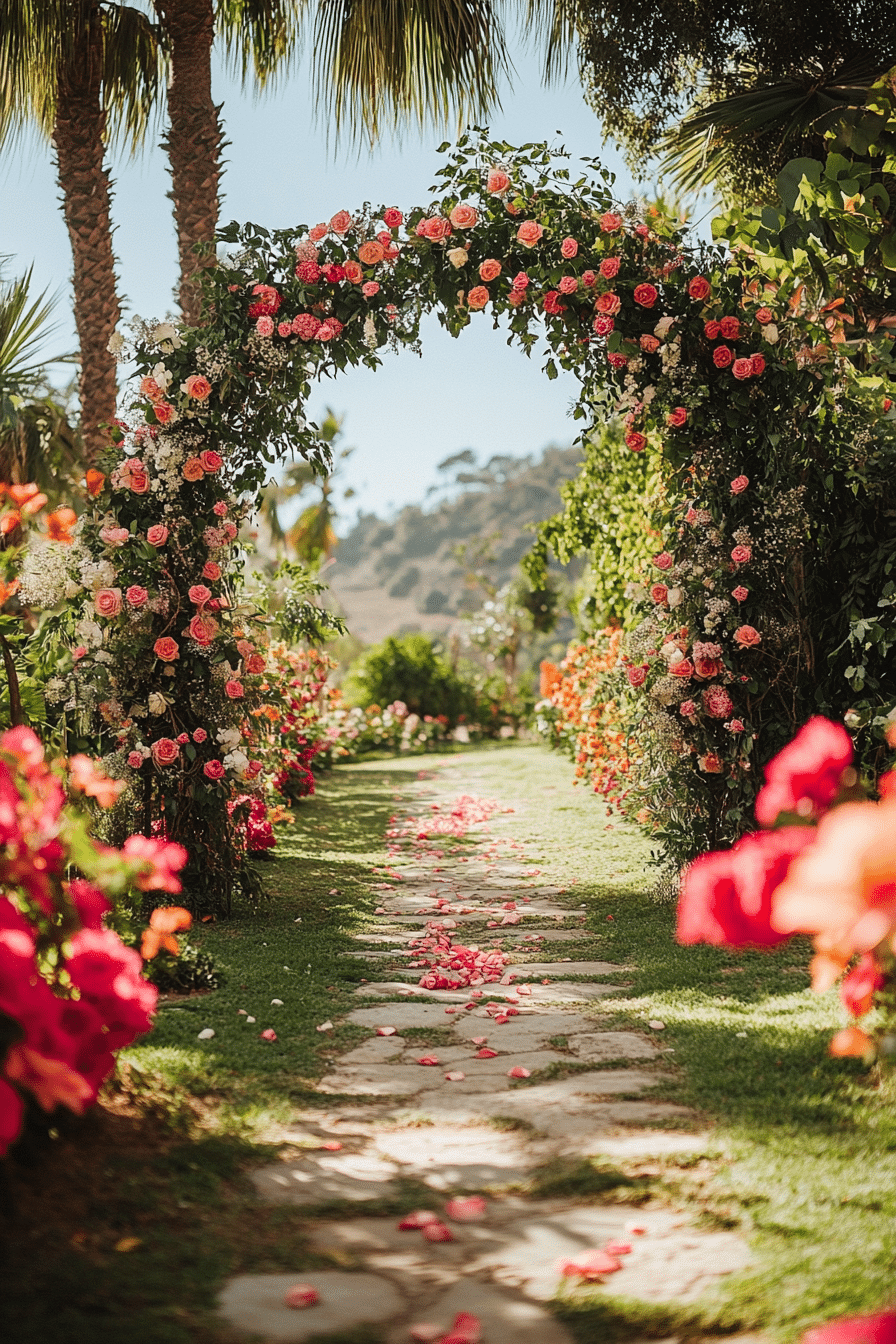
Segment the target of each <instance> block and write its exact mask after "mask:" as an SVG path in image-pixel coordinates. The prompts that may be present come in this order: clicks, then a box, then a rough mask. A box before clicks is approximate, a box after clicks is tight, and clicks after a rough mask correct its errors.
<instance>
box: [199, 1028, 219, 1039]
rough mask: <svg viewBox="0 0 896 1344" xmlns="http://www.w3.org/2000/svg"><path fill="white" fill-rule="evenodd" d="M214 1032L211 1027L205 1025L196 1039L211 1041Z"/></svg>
mask: <svg viewBox="0 0 896 1344" xmlns="http://www.w3.org/2000/svg"><path fill="white" fill-rule="evenodd" d="M214 1034H215V1033H214V1032H213V1031H212V1029H211V1027H203V1028H202V1030H201V1031H200V1033H199V1035H198V1036H197V1037H196V1039H197V1040H198V1041H210V1040H211V1038H212V1037H213V1036H214Z"/></svg>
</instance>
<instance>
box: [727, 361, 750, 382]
mask: <svg viewBox="0 0 896 1344" xmlns="http://www.w3.org/2000/svg"><path fill="white" fill-rule="evenodd" d="M731 372H732V373H733V374H734V376H735V378H739V379H740V381H741V382H744V381H745V380H746V379H747V378H752V377H753V361H752V359H736V360H735V361H734V363H733V364H732V366H731Z"/></svg>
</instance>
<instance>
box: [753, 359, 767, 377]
mask: <svg viewBox="0 0 896 1344" xmlns="http://www.w3.org/2000/svg"><path fill="white" fill-rule="evenodd" d="M750 363H751V364H752V365H753V377H754V378H758V377H759V375H760V374H761V373H765V355H751V356H750Z"/></svg>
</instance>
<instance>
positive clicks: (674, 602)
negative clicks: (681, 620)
mask: <svg viewBox="0 0 896 1344" xmlns="http://www.w3.org/2000/svg"><path fill="white" fill-rule="evenodd" d="M683 596H684V594H683V593H682V591H681V589H680V588H670V589H669V591H668V593H667V594H666V601H667V602H668V603H669V606H670V607H678V606H681V599H682V597H683Z"/></svg>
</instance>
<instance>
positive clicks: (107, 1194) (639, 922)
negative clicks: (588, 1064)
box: [0, 746, 896, 1344]
mask: <svg viewBox="0 0 896 1344" xmlns="http://www.w3.org/2000/svg"><path fill="white" fill-rule="evenodd" d="M438 759H440V758H428V759H423V758H420V757H415V758H413V759H409V760H400V761H372V762H366V763H364V764H362V765H358V766H352V767H341V768H339V769H337V770H336V771H334V772H332V773H331V774H330V775H329V776H326V777H325V778H324V780H323V781H322V783H321V785H320V788H319V792H318V794H317V795H316V796H315V797H314V798H312V799H308V800H306V801H305V802H304V803H303V804H302V805H301V807H299V808H297V809H296V817H297V820H296V824H295V826H294V827H284V828H283V830H282V839H281V841H280V846H279V848H278V858H277V860H276V861H275V862H273V863H271V864H269V865H267V866H266V868H265V869H264V872H265V875H266V877H267V880H268V885H269V889H270V893H271V896H270V900H269V901H268V902H266V903H265V905H264V906H262V907H261V909H260V910H258V911H257V912H252V911H249V910H243V911H238V912H237V915H236V916H235V918H234V919H233V920H231V921H228V922H227V923H221V924H212V925H204V926H201V927H200V928H199V929H197V930H196V932H195V941H196V942H198V943H200V944H201V946H202V948H203V950H205V951H207V952H209V953H210V954H211V955H212V956H213V957H214V959H215V961H216V964H217V966H218V969H219V970H220V971H221V972H222V973H223V975H224V976H225V981H224V983H223V985H222V987H221V988H220V989H218V990H216V991H214V992H213V993H210V994H206V995H197V996H193V997H190V998H182V999H172V1000H169V1001H167V1002H164V1003H163V1005H162V1007H161V1009H160V1012H159V1017H158V1024H157V1026H156V1029H155V1030H154V1032H153V1033H152V1035H151V1036H150V1037H148V1038H146V1040H145V1041H144V1042H143V1043H141V1044H139V1045H137V1046H135V1047H134V1048H132V1049H131V1050H129V1051H128V1052H126V1056H125V1059H126V1063H125V1065H124V1066H123V1068H122V1071H121V1078H120V1082H119V1085H118V1087H117V1089H114V1090H112V1091H110V1095H109V1098H108V1100H107V1102H106V1104H105V1105H104V1106H103V1107H102V1108H98V1109H97V1110H96V1111H95V1112H93V1113H91V1114H90V1115H88V1116H86V1117H84V1119H83V1120H76V1119H75V1118H71V1119H68V1120H66V1121H65V1122H64V1124H63V1123H62V1122H59V1121H57V1125H58V1129H57V1130H54V1131H52V1132H51V1133H50V1134H46V1133H45V1134H43V1135H41V1134H40V1133H37V1132H35V1134H34V1136H33V1137H31V1138H29V1140H28V1141H27V1142H26V1143H25V1144H24V1145H23V1146H22V1148H21V1151H20V1152H19V1153H18V1154H17V1157H16V1159H15V1160H14V1161H12V1162H10V1163H8V1164H7V1167H8V1170H7V1171H6V1173H5V1177H4V1187H3V1189H2V1191H0V1194H2V1208H3V1212H4V1218H3V1221H2V1223H0V1227H2V1232H3V1237H4V1255H3V1261H2V1265H0V1304H2V1305H0V1337H2V1338H4V1339H6V1338H8V1339H10V1340H11V1341H14V1342H15V1344H72V1341H75V1340H77V1341H78V1344H122V1341H125V1340H126V1341H127V1342H128V1344H229V1336H228V1334H227V1332H226V1331H224V1330H222V1327H221V1326H220V1325H219V1324H218V1323H216V1322H215V1320H214V1317H213V1314H212V1313H213V1307H214V1300H215V1295H216V1293H217V1290H218V1287H219V1285H220V1282H221V1280H222V1279H223V1278H224V1277H225V1276H226V1275H228V1274H231V1273H237V1272H244V1271H251V1270H268V1271H278V1270H288V1269H300V1268H302V1267H305V1268H308V1267H311V1266H312V1265H314V1264H323V1263H330V1262H327V1261H325V1260H322V1259H321V1258H320V1257H317V1258H316V1259H315V1257H313V1256H312V1255H311V1254H310V1253H309V1250H308V1247H307V1243H306V1230H307V1227H308V1223H309V1217H308V1214H307V1213H306V1212H304V1211H299V1210H292V1209H289V1208H278V1207H269V1206H259V1205H258V1203H257V1202H256V1201H255V1199H254V1197H253V1191H252V1187H251V1186H250V1184H249V1182H248V1181H247V1179H246V1177H245V1170H246V1168H247V1167H248V1166H250V1165H252V1164H257V1163H258V1162H259V1161H261V1160H264V1159H265V1158H269V1159H270V1158H273V1157H274V1156H275V1155H276V1153H277V1152H278V1151H279V1150H280V1147H279V1139H278V1137H277V1130H278V1127H279V1126H281V1125H282V1124H284V1123H285V1122H287V1121H288V1120H289V1119H290V1117H291V1115H292V1114H293V1111H294V1108H295V1106H296V1105H301V1106H308V1105H317V1104H320V1102H321V1100H322V1099H321V1098H319V1097H317V1095H316V1094H315V1093H314V1092H313V1091H312V1088H313V1084H314V1081H315V1079H316V1078H318V1077H319V1076H320V1075H321V1073H322V1072H323V1071H324V1070H325V1068H326V1067H327V1062H328V1059H329V1058H331V1057H332V1056H333V1055H335V1054H337V1053H339V1052H340V1051H342V1050H343V1049H345V1048H346V1047H348V1046H350V1045H351V1044H353V1043H354V1042H355V1041H356V1040H357V1039H359V1038H360V1037H361V1036H363V1035H364V1033H363V1032H362V1031H361V1030H360V1029H356V1028H353V1027H348V1026H343V1027H337V1030H336V1031H335V1032H333V1033H329V1034H327V1035H322V1034H321V1033H319V1032H317V1031H316V1027H317V1026H318V1025H319V1024H321V1023H322V1022H324V1021H325V1020H327V1019H332V1020H333V1021H335V1020H336V1019H337V1017H338V1016H339V1015H340V1014H342V1013H344V1012H345V1011H347V1010H348V1008H349V1006H350V1005H352V1004H354V1003H355V1002H357V1000H355V999H354V998H353V994H354V990H355V989H356V988H357V986H358V984H359V982H360V981H361V980H362V979H363V977H364V976H368V977H371V978H372V976H373V975H374V974H375V973H374V972H371V970H370V966H369V964H368V963H365V962H363V961H361V960H359V959H358V958H356V957H353V956H352V950H353V948H355V947H357V946H358V944H357V943H353V942H352V939H351V935H352V934H353V933H355V932H358V931H359V929H361V928H362V927H363V920H364V918H365V916H366V914H367V913H369V912H370V911H371V910H372V908H373V905H374V896H375V893H371V892H370V890H369V885H368V883H369V869H370V866H371V865H372V864H375V863H381V862H383V861H384V859H385V851H384V849H383V833H384V830H385V828H386V825H387V822H388V819H389V816H390V815H391V814H392V812H393V810H395V809H396V808H398V806H399V804H397V803H396V802H395V801H394V799H393V795H394V793H396V792H401V791H402V789H403V788H404V787H405V786H406V785H407V784H408V783H409V782H410V781H411V780H413V778H414V776H415V774H416V772H417V771H418V770H419V769H420V768H421V767H427V768H428V767H429V765H431V764H434V763H435V762H436V761H437V760H438ZM445 760H446V767H445V768H446V770H447V772H448V775H449V778H456V779H457V781H458V790H457V791H458V792H464V791H470V792H474V793H479V794H484V795H486V796H493V797H496V798H498V799H499V800H505V799H510V798H512V799H513V800H514V801H515V802H516V804H517V810H516V811H515V812H514V813H512V814H502V815H497V816H496V817H495V818H494V819H493V821H492V823H491V831H492V834H493V835H506V836H508V837H512V838H519V839H522V840H524V841H525V842H526V845H527V851H526V852H527V857H529V858H532V859H535V860H537V862H538V866H539V867H540V868H541V872H542V876H541V878H540V881H542V882H545V883H556V884H558V885H565V884H571V885H570V897H572V898H574V908H573V911H572V912H571V913H573V914H579V913H584V914H586V916H587V921H586V924H585V926H584V927H583V929H582V936H583V940H585V941H583V942H582V943H581V944H580V943H579V942H578V941H576V942H574V943H567V944H565V945H563V953H562V955H564V956H578V955H580V953H581V954H586V955H589V956H595V957H598V958H606V959H607V960H611V961H618V962H620V963H622V964H624V965H626V966H628V967H631V970H630V971H629V972H628V973H627V974H626V976H625V977H624V978H625V980H626V987H625V988H624V989H623V990H622V991H621V992H620V994H619V996H618V997H617V998H615V999H614V1000H612V1001H607V1000H604V1001H602V1003H601V1012H602V1013H603V1014H604V1015H605V1021H606V1023H607V1024H608V1025H612V1024H616V1025H620V1026H622V1025H626V1024H628V1023H634V1024H637V1025H638V1026H639V1027H643V1025H644V1023H645V1021H646V1020H647V1019H648V1018H659V1019H661V1020H662V1021H663V1022H664V1023H665V1024H666V1026H665V1031H664V1032H663V1033H662V1035H661V1044H662V1045H663V1046H664V1047H665V1048H666V1049H667V1050H668V1051H669V1052H671V1053H668V1054H666V1055H665V1056H664V1061H665V1062H664V1065H663V1068H664V1070H668V1069H669V1068H670V1067H671V1069H672V1078H673V1081H672V1082H671V1083H670V1084H666V1085H665V1091H666V1093H667V1094H668V1095H669V1097H670V1098H671V1099H673V1100H676V1101H680V1102H684V1103H687V1104H688V1105H690V1106H692V1107H694V1108H695V1109H696V1111H697V1112H698V1117H699V1119H700V1121H701V1123H703V1122H705V1123H706V1124H707V1125H708V1126H714V1128H713V1129H712V1138H711V1142H710V1146H709V1149H708V1152H707V1155H706V1157H705V1158H703V1159H699V1158H694V1159H693V1160H691V1159H687V1160H684V1161H678V1162H675V1163H672V1162H663V1163H655V1162H654V1163H650V1164H647V1163H640V1164H639V1163H638V1162H634V1163H631V1164H628V1165H626V1164H625V1163H619V1164H618V1165H619V1166H620V1167H621V1168H622V1171H621V1172H612V1171H610V1170H609V1166H608V1164H605V1163H600V1162H590V1163H587V1164H581V1165H580V1166H578V1167H576V1166H575V1164H573V1165H572V1166H571V1167H567V1168H565V1169H564V1170H562V1171H560V1170H558V1169H552V1170H550V1171H545V1172H543V1173H540V1175H539V1177H538V1178H537V1180H536V1182H535V1184H534V1187H533V1191H534V1192H538V1193H543V1194H544V1193H563V1194H570V1193H576V1192H577V1193H578V1194H579V1196H580V1197H581V1198H583V1199H600V1198H608V1197H612V1198H625V1199H632V1200H634V1201H637V1200H639V1199H642V1198H645V1197H646V1196H647V1195H648V1194H649V1195H652V1196H653V1197H656V1196H657V1195H658V1194H659V1195H660V1197H663V1198H668V1199H670V1200H673V1199H674V1200H678V1201H680V1202H682V1203H683V1204H684V1206H685V1207H688V1208H692V1209H693V1210H695V1211H697V1212H699V1214H700V1215H701V1217H703V1218H704V1219H707V1220H709V1221H710V1222H712V1223H714V1224H715V1225H717V1226H718V1225H723V1226H737V1227H741V1228H743V1229H744V1230H745V1231H746V1233H747V1234H748V1235H750V1236H751V1237H753V1238H754V1245H755V1253H756V1268H755V1270H754V1271H751V1272H750V1273H748V1274H745V1275H742V1276H740V1277H739V1279H738V1280H737V1281H733V1282H731V1283H729V1285H728V1286H727V1287H726V1290H725V1297H724V1298H723V1299H721V1300H720V1302H719V1303H717V1304H715V1305H713V1306H710V1307H708V1308H707V1309H706V1311H701V1312H698V1313H694V1312H686V1313H679V1314H676V1313H674V1312H672V1313H670V1312H668V1311H656V1310H652V1309H647V1308H644V1307H639V1306H637V1305H636V1304H625V1303H606V1302H603V1303H596V1302H594V1301H593V1300H591V1301H589V1300H588V1298H587V1295H586V1296H585V1297H584V1298H583V1299H582V1300H581V1301H580V1302H578V1303H577V1304H576V1305H573V1304H570V1303H567V1304H565V1305H564V1306H562V1307H561V1308H559V1309H560V1310H561V1312H562V1314H563V1315H564V1317H565V1318H566V1319H567V1320H568V1321H569V1323H570V1325H571V1327H572V1329H573V1331H574V1333H575V1334H576V1336H577V1338H578V1339H580V1340H581V1341H582V1344H585V1341H593V1340H595V1339H601V1340H604V1339H606V1340H608V1341H610V1340H614V1339H619V1340H626V1339H635V1338H642V1339H643V1338H645V1337H663V1336H668V1335H669V1334H672V1333H676V1332H682V1331H683V1332H684V1333H685V1334H693V1333H695V1332H698V1331H699V1330H700V1329H705V1328H712V1329H713V1330H715V1331H725V1330H733V1329H737V1328H741V1327H746V1328H752V1327H754V1326H763V1327H765V1328H766V1329H767V1330H768V1331H769V1332H770V1333H771V1334H772V1335H774V1336H777V1337H780V1338H781V1339H782V1340H789V1339H792V1338H794V1337H795V1336H796V1335H798V1334H799V1332H800V1330H801V1329H803V1328H804V1327H805V1326H806V1325H808V1324H810V1323H814V1322H817V1321H819V1320H821V1319H826V1318H828V1317H831V1316H835V1315H838V1314H843V1313H846V1312H853V1311H860V1310H866V1309H873V1308H874V1307H876V1306H878V1305H879V1304H880V1303H881V1302H882V1301H883V1300H884V1299H885V1298H886V1297H887V1295H888V1294H890V1295H892V1292H893V1281H894V1263H896V1254H894V1252H896V1244H894V1238H896V1107H894V1100H896V1098H894V1095H893V1090H892V1087H890V1090H889V1094H886V1093H885V1090H884V1089H883V1088H882V1087H880V1086H879V1085H878V1084H877V1082H876V1080H875V1079H874V1078H871V1077H869V1076H868V1075H867V1074H866V1073H865V1072H864V1071H863V1069H862V1067H861V1065H860V1064H858V1063H857V1062H855V1061H843V1060H832V1059H830V1058H829V1057H828V1056H827V1054H826V1044H827V1038H828V1037H829V1035H830V1034H831V1032H832V1030H833V1029H835V1028H836V1027H837V1026H838V1025H841V1023H842V1014H841V1010H840V1008H839V1006H838V1004H837V1001H836V995H834V994H829V995H826V996H824V997H822V998H817V997H815V996H813V995H812V994H810V993H809V991H808V988H807V984H808V981H807V976H806V970H805V968H806V963H807V950H806V947H805V946H804V945H801V944H797V943H792V944H790V945H788V946H786V947H785V948H783V949H781V950H779V951H777V952H775V953H772V954H761V955H760V954H758V953H742V954H735V953H733V952H727V951H722V950H717V949H711V948H699V947H698V948H682V947H679V946H678V945H677V944H676V943H675V941H674V937H673V929H674V907H673V905H672V904H671V903H668V902H663V901H660V900H657V899H653V898H652V897H651V895H649V894H647V893H649V892H650V891H651V889H652V888H653V886H654V884H655V875H654V873H653V871H652V870H651V869H650V868H649V863H648V848H649V847H648V846H647V845H645V843H644V841H643V840H642V839H640V838H639V837H637V836H635V835H634V834H632V833H631V832H630V831H628V830H627V829H626V828H625V827H623V826H621V825H619V824H618V823H615V824H614V823H613V822H612V821H608V819H607V818H606V817H605V816H604V813H603V809H602V807H601V806H600V804H598V803H597V801H596V800H595V799H594V798H593V797H592V796H590V795H589V794H588V793H586V792H585V791H584V790H582V789H574V788H573V787H572V785H571V767H570V766H569V764H568V763H567V762H565V761H563V760H561V759H560V758H558V757H553V756H551V755H549V754H548V753H547V752H545V751H543V750H542V749H540V748H536V747H529V746H511V747H509V748H507V749H503V750H494V749H492V750H481V751H474V752H469V753H464V754H463V755H460V756H457V755H455V756H452V757H450V758H445ZM608 826H609V827H610V829H606V828H607V827H608ZM579 904H581V905H583V906H584V907H585V909H584V910H583V911H579V910H578V908H577V907H578V906H579ZM297 921H298V922H297ZM192 937H194V935H192V934H191V938H192ZM573 949H574V950H573ZM544 955H545V956H550V952H549V951H547V950H546V951H545V953H544ZM275 998H277V999H282V1000H283V1005H282V1006H276V1005H274V1006H272V1004H271V1000H272V999H275ZM240 1008H242V1009H245V1010H246V1013H247V1014H248V1015H251V1016H254V1017H255V1018H256V1019H257V1020H256V1022H255V1024H247V1022H246V1019H245V1017H243V1016H240V1015H239V1012H238V1010H239V1009H240ZM206 1027H210V1028H212V1029H213V1030H214V1032H215V1036H214V1037H213V1038H212V1039H211V1040H209V1041H200V1040H198V1039H197V1038H198V1033H199V1032H200V1031H201V1030H202V1029H204V1028H206ZM266 1027H273V1028H274V1030H275V1031H276V1032H277V1037H278V1039H277V1041H276V1042H275V1043H271V1044H269V1043H266V1042H264V1041H261V1040H260V1039H259V1033H260V1032H261V1031H262V1030H263V1029H264V1028H266ZM325 1101H326V1105H327V1106H328V1107H329V1108H332V1106H333V1098H326V1099H325ZM610 1189H612V1190H613V1194H612V1196H610V1195H609V1193H608V1192H609V1190H610ZM420 1199H421V1192H420V1191H419V1190H415V1189H414V1188H413V1187H408V1188H407V1189H406V1190H404V1191H403V1192H402V1193H401V1196H400V1198H399V1199H397V1200H394V1201H392V1203H391V1204H390V1205H389V1206H388V1207H389V1208H390V1209H391V1208H392V1207H410V1206H413V1205H415V1204H419V1203H420ZM353 1207H354V1206H353ZM331 1211H332V1210H331ZM384 1211H385V1210H384ZM134 1239H137V1244H136V1245H132V1246H130V1248H129V1242H130V1241H133V1240H134ZM116 1247H120V1248H121V1249H116ZM374 1339H375V1336H374V1335H370V1334H369V1333H368V1334H367V1335H366V1336H364V1337H363V1338H362V1337H361V1336H358V1337H357V1341H358V1344H373V1341H374Z"/></svg>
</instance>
